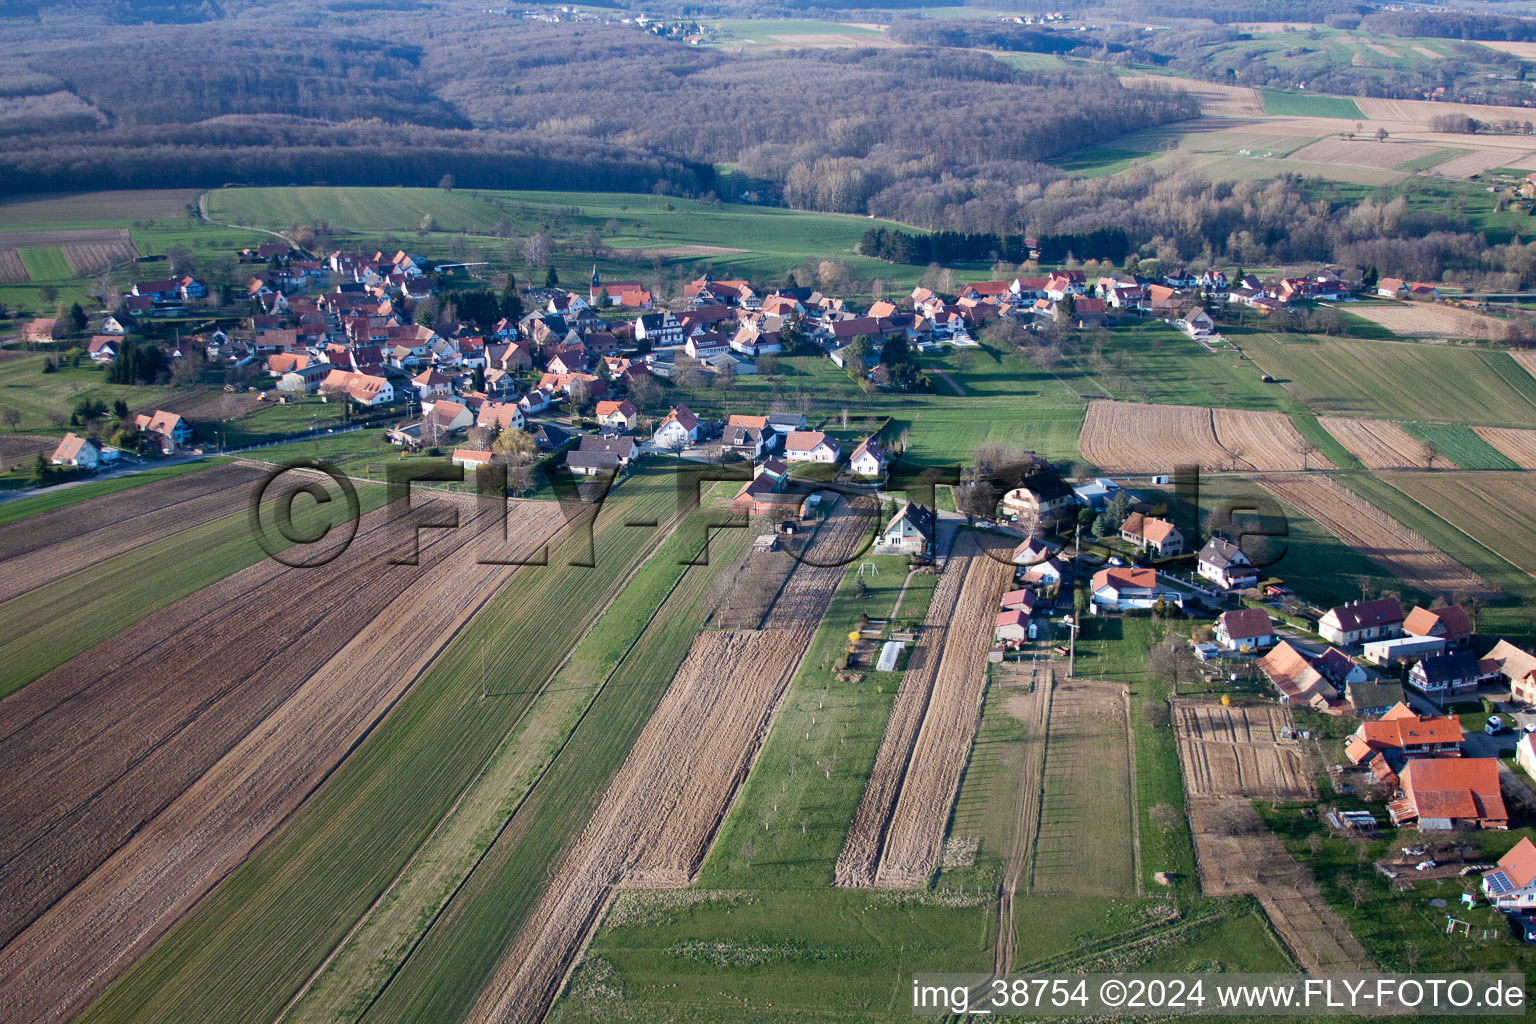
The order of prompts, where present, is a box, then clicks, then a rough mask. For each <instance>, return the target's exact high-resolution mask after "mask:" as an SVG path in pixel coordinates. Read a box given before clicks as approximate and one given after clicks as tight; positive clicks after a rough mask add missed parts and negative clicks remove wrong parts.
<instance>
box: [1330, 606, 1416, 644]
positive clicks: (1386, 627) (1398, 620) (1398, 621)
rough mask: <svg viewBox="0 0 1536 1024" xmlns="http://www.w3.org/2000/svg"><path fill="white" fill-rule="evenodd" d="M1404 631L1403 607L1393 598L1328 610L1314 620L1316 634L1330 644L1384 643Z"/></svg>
mask: <svg viewBox="0 0 1536 1024" xmlns="http://www.w3.org/2000/svg"><path fill="white" fill-rule="evenodd" d="M1402 631H1403V606H1402V605H1401V604H1399V603H1398V601H1397V598H1395V597H1379V598H1377V599H1376V600H1374V601H1358V602H1356V603H1354V604H1341V605H1339V606H1338V607H1336V608H1330V609H1328V611H1327V612H1325V613H1324V614H1323V617H1322V618H1320V619H1318V620H1317V632H1318V635H1319V636H1321V637H1322V638H1323V639H1324V640H1327V641H1328V642H1329V643H1333V644H1363V643H1366V642H1367V641H1371V640H1385V639H1389V638H1391V637H1394V636H1398V635H1399V634H1401V633H1402Z"/></svg>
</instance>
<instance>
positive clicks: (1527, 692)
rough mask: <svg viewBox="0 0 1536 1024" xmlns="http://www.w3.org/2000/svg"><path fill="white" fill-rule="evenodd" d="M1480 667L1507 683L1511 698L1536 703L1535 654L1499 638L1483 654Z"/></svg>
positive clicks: (1525, 702) (1521, 701)
mask: <svg viewBox="0 0 1536 1024" xmlns="http://www.w3.org/2000/svg"><path fill="white" fill-rule="evenodd" d="M1483 662H1484V663H1485V664H1483V665H1481V666H1480V667H1481V668H1484V669H1486V670H1487V671H1490V672H1497V673H1498V674H1499V676H1500V677H1502V678H1503V680H1504V681H1505V682H1506V683H1508V684H1509V694H1510V697H1511V699H1513V700H1516V701H1519V702H1520V703H1521V704H1536V655H1532V654H1530V653H1529V652H1527V651H1522V650H1521V649H1520V648H1518V647H1516V646H1515V645H1514V644H1512V643H1510V642H1509V641H1508V640H1500V641H1499V642H1498V643H1497V644H1494V646H1493V648H1492V649H1491V650H1490V651H1489V652H1488V653H1487V654H1485V655H1483Z"/></svg>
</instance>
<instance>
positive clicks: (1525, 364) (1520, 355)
mask: <svg viewBox="0 0 1536 1024" xmlns="http://www.w3.org/2000/svg"><path fill="white" fill-rule="evenodd" d="M1509 357H1510V358H1511V359H1513V360H1514V361H1515V362H1517V363H1519V364H1520V368H1521V369H1523V370H1524V371H1525V372H1526V373H1528V374H1530V375H1531V376H1532V377H1536V351H1530V350H1521V351H1517V352H1511V353H1510V354H1509Z"/></svg>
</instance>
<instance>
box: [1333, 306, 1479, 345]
mask: <svg viewBox="0 0 1536 1024" xmlns="http://www.w3.org/2000/svg"><path fill="white" fill-rule="evenodd" d="M1349 311H1350V312H1351V313H1353V314H1355V315H1356V316H1358V317H1363V318H1364V319H1366V320H1369V321H1370V322H1371V323H1373V324H1376V325H1377V326H1379V327H1385V328H1386V329H1387V330H1389V331H1391V332H1392V333H1393V334H1395V335H1397V336H1398V337H1399V338H1471V339H1474V340H1478V341H1489V340H1497V339H1500V338H1503V337H1504V334H1505V332H1506V331H1507V329H1508V325H1507V324H1505V323H1504V321H1502V320H1498V319H1495V318H1494V317H1491V316H1484V315H1483V314H1482V313H1475V312H1473V311H1472V310H1470V309H1457V308H1456V307H1454V306H1440V305H1435V304H1433V303H1429V302H1413V303H1408V302H1402V303H1393V304H1391V305H1385V304H1378V303H1374V302H1368V303H1361V304H1359V305H1354V306H1351V307H1350V308H1349Z"/></svg>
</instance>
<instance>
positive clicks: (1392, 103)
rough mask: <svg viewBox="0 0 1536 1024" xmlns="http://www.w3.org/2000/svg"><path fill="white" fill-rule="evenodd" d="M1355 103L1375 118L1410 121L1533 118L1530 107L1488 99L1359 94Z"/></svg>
mask: <svg viewBox="0 0 1536 1024" xmlns="http://www.w3.org/2000/svg"><path fill="white" fill-rule="evenodd" d="M1355 105H1356V106H1358V107H1359V108H1360V112H1361V113H1362V114H1364V115H1365V116H1366V117H1367V118H1369V119H1370V120H1372V121H1407V122H1411V123H1416V124H1421V125H1424V126H1426V127H1427V126H1428V125H1429V122H1430V119H1431V118H1435V117H1443V116H1445V115H1446V114H1459V115H1464V116H1466V117H1471V118H1475V119H1477V120H1479V121H1509V120H1513V121H1516V122H1518V123H1520V124H1524V123H1525V122H1526V121H1528V120H1530V118H1531V111H1530V110H1529V109H1528V108H1526V107H1496V106H1489V105H1488V104H1484V103H1434V102H1431V101H1430V100H1388V99H1376V98H1373V97H1370V96H1357V97H1355Z"/></svg>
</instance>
